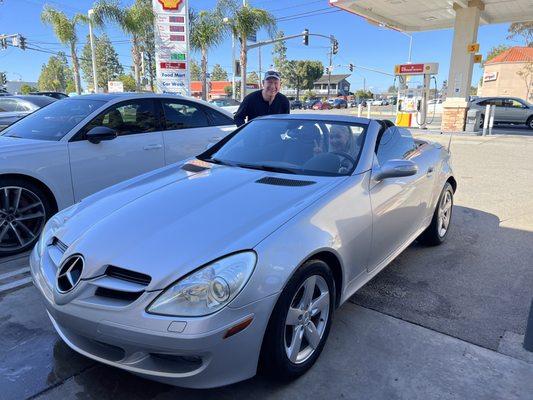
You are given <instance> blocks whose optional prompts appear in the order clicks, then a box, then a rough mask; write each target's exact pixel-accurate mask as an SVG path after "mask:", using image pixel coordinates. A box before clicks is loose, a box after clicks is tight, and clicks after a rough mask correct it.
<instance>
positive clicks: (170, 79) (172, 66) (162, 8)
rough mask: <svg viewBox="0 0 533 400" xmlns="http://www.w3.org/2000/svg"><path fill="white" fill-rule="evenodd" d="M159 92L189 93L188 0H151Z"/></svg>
mask: <svg viewBox="0 0 533 400" xmlns="http://www.w3.org/2000/svg"><path fill="white" fill-rule="evenodd" d="M152 5H153V8H154V14H155V22H154V24H155V26H154V35H155V60H156V82H157V91H158V92H163V93H179V94H182V95H187V96H188V95H189V13H188V5H187V0H152Z"/></svg>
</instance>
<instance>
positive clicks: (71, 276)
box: [57, 254, 85, 293]
mask: <svg viewBox="0 0 533 400" xmlns="http://www.w3.org/2000/svg"><path fill="white" fill-rule="evenodd" d="M84 264H85V262H84V261H83V257H82V256H81V255H80V254H75V255H72V256H70V257H69V258H67V259H66V260H65V261H63V264H61V266H60V267H59V270H58V272H57V290H58V291H59V292H60V293H66V292H68V291H70V290H72V289H74V287H75V286H76V285H77V284H78V283H79V282H80V279H81V273H82V271H83V265H84Z"/></svg>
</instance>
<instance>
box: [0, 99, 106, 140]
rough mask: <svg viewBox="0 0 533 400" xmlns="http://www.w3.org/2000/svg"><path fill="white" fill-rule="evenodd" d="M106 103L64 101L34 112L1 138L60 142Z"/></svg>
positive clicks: (6, 131)
mask: <svg viewBox="0 0 533 400" xmlns="http://www.w3.org/2000/svg"><path fill="white" fill-rule="evenodd" d="M105 103H106V102H105V101H102V100H89V99H65V100H59V101H55V102H54V103H52V104H50V105H48V106H46V107H43V108H41V109H40V110H37V111H35V112H34V113H33V114H30V115H28V116H27V117H25V118H23V119H21V120H20V121H18V122H15V123H14V124H13V125H11V126H9V127H7V128H6V129H5V130H3V131H2V135H3V136H10V137H16V138H24V139H36V140H52V141H57V140H61V138H62V137H63V136H65V135H66V134H67V133H68V132H69V131H70V130H71V129H72V128H74V127H75V126H76V125H77V124H79V123H80V122H81V121H83V120H84V119H85V117H87V116H88V115H89V114H91V113H92V112H93V111H95V110H97V109H98V108H100V107H101V106H102V105H104V104H105Z"/></svg>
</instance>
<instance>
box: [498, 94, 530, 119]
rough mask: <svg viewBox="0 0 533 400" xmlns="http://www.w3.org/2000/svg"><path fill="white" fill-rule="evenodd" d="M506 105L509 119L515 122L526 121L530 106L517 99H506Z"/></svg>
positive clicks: (506, 114)
mask: <svg viewBox="0 0 533 400" xmlns="http://www.w3.org/2000/svg"><path fill="white" fill-rule="evenodd" d="M504 106H505V116H506V120H507V121H509V122H513V123H515V124H525V123H526V119H527V111H528V108H527V106H526V105H525V104H523V103H522V102H520V101H518V100H516V99H505V100H504Z"/></svg>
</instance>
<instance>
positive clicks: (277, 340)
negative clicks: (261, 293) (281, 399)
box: [259, 260, 335, 381]
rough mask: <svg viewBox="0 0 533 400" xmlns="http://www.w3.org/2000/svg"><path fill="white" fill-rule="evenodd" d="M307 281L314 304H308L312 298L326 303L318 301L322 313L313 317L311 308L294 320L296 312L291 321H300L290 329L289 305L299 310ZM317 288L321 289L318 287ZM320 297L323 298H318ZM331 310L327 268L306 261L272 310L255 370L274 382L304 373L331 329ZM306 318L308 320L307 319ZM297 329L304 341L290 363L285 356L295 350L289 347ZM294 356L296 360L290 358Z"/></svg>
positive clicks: (331, 287)
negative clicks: (309, 338) (311, 325)
mask: <svg viewBox="0 0 533 400" xmlns="http://www.w3.org/2000/svg"><path fill="white" fill-rule="evenodd" d="M309 279H314V280H315V286H314V291H313V293H314V296H313V299H314V301H313V302H312V304H313V303H314V304H317V303H316V299H318V298H322V299H324V300H325V299H326V298H328V300H329V303H328V304H327V305H326V304H324V302H321V303H320V304H321V309H322V311H321V312H319V313H317V314H316V315H314V316H312V314H313V309H311V312H310V313H309V314H308V313H305V312H301V313H300V314H299V316H298V318H296V315H298V313H297V314H294V315H293V318H294V320H293V321H296V320H297V321H300V322H299V323H297V324H295V325H294V326H290V325H287V323H288V317H289V309H290V308H291V305H292V306H293V308H292V309H294V310H298V311H300V310H299V307H298V306H300V305H301V303H302V302H303V296H304V294H305V286H302V285H304V283H311V281H309ZM319 285H320V286H321V287H320V288H319ZM325 288H327V292H328V293H327V294H325V292H324V289H325ZM322 295H323V296H325V297H320V296H322ZM334 310H335V281H334V279H333V274H332V272H331V270H330V268H329V267H328V265H327V264H326V263H325V262H323V261H321V260H310V261H307V262H306V263H305V264H304V265H302V266H301V267H300V268H299V269H298V270H297V271H296V272H295V273H294V275H293V276H292V277H291V279H290V280H289V282H288V283H287V285H286V286H285V288H284V289H283V292H282V293H281V295H280V297H279V299H278V301H277V303H276V305H275V307H274V310H273V311H272V315H271V316H270V320H269V322H268V326H267V329H266V331H265V336H264V338H263V345H262V347H261V357H260V362H259V370H260V371H261V372H262V373H264V374H266V375H269V376H271V377H273V378H275V379H277V380H285V381H286V380H291V379H295V378H297V377H299V376H301V375H303V374H304V373H305V372H307V371H308V370H309V369H310V368H311V367H312V366H313V364H314V363H315V362H316V360H317V359H318V357H319V356H320V353H321V352H322V349H323V348H324V344H325V343H326V340H327V338H328V334H329V330H330V328H331V322H332V319H333V313H334ZM309 316H311V317H310V318H309ZM289 319H290V317H289ZM307 321H309V323H311V324H313V326H314V327H315V329H316V332H318V333H317V335H318V336H316V335H312V334H311V332H312V327H310V326H309V325H306V322H307ZM291 324H292V323H291ZM297 329H298V330H299V332H301V335H300V337H302V336H303V338H304V339H301V344H300V347H298V350H299V351H298V352H294V351H292V352H291V354H293V360H291V359H290V358H289V355H288V353H289V352H290V350H291V347H292V348H296V347H295V346H294V345H293V346H291V345H292V344H294V342H293V340H294V336H295V333H297ZM308 335H310V336H311V337H314V340H315V342H314V343H315V345H314V349H313V346H312V345H311V344H310V343H311V342H309V341H308V339H307V337H308ZM318 338H319V339H318ZM295 355H296V357H294V356H295Z"/></svg>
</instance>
